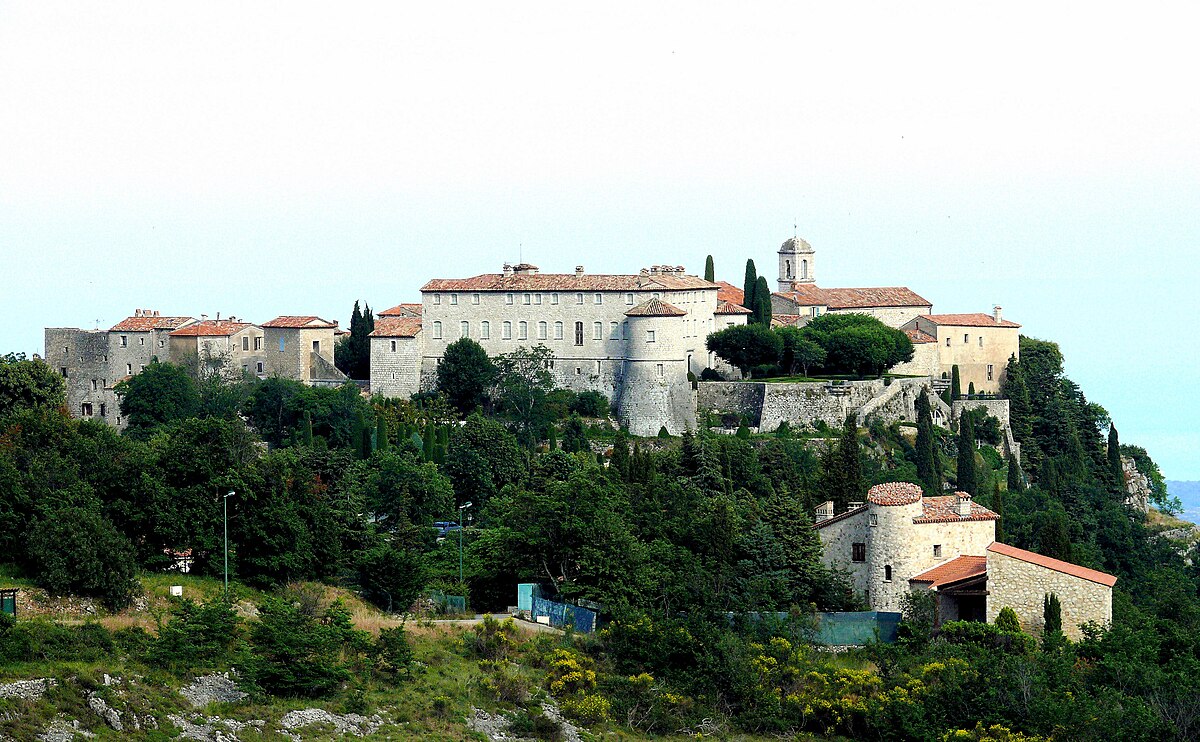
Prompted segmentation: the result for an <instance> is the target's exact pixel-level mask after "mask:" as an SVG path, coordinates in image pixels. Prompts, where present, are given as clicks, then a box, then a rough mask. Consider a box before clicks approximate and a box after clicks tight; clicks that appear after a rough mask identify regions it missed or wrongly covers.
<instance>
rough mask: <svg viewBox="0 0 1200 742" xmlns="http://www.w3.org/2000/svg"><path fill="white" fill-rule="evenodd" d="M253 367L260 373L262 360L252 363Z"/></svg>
mask: <svg viewBox="0 0 1200 742" xmlns="http://www.w3.org/2000/svg"><path fill="white" fill-rule="evenodd" d="M254 368H255V370H256V371H258V373H260V374H261V373H262V372H263V364H262V361H259V362H258V363H256V364H254Z"/></svg>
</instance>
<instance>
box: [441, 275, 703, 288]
mask: <svg viewBox="0 0 1200 742" xmlns="http://www.w3.org/2000/svg"><path fill="white" fill-rule="evenodd" d="M716 287H717V285H716V284H714V283H709V282H708V281H705V280H704V279H703V278H697V277H696V276H688V275H684V274H682V273H672V274H669V275H668V274H663V273H652V274H645V275H628V276H626V275H601V274H587V273H584V274H583V275H579V276H577V275H575V274H574V273H526V274H520V275H518V274H513V275H510V276H506V275H504V274H503V273H485V274H483V275H481V276H474V277H472V278H435V279H433V280H432V281H429V282H428V283H426V284H425V285H424V286H422V287H421V291H422V292H426V291H654V290H656V289H662V290H668V291H670V290H690V289H712V288H716Z"/></svg>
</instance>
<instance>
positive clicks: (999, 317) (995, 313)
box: [992, 304, 1004, 324]
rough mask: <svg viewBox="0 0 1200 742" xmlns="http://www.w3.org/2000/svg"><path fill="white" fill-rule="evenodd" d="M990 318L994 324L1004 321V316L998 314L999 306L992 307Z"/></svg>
mask: <svg viewBox="0 0 1200 742" xmlns="http://www.w3.org/2000/svg"><path fill="white" fill-rule="evenodd" d="M992 318H993V319H995V320H996V324H1000V323H1001V322H1002V321H1003V320H1004V315H1003V314H1001V313H1000V305H999V304H997V305H996V306H994V307H992Z"/></svg>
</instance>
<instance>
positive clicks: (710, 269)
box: [704, 255, 717, 283]
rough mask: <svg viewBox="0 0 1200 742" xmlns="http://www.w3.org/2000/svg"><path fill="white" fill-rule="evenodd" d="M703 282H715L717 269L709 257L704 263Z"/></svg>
mask: <svg viewBox="0 0 1200 742" xmlns="http://www.w3.org/2000/svg"><path fill="white" fill-rule="evenodd" d="M704 280H705V281H708V282H709V283H715V282H716V280H717V269H716V266H714V265H713V259H712V256H711V255H709V256H708V258H707V259H706V260H705V261H704Z"/></svg>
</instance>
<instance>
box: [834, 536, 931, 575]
mask: <svg viewBox="0 0 1200 742" xmlns="http://www.w3.org/2000/svg"><path fill="white" fill-rule="evenodd" d="M941 557H942V545H941V544H934V545H933V558H934V559H940V558H941ZM850 561H852V562H865V561H867V545H866V544H865V543H864V542H862V541H858V542H855V543H853V544H851V545H850ZM885 569H886V570H887V571H888V573H887V574H888V576H887V579H891V567H885Z"/></svg>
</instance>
